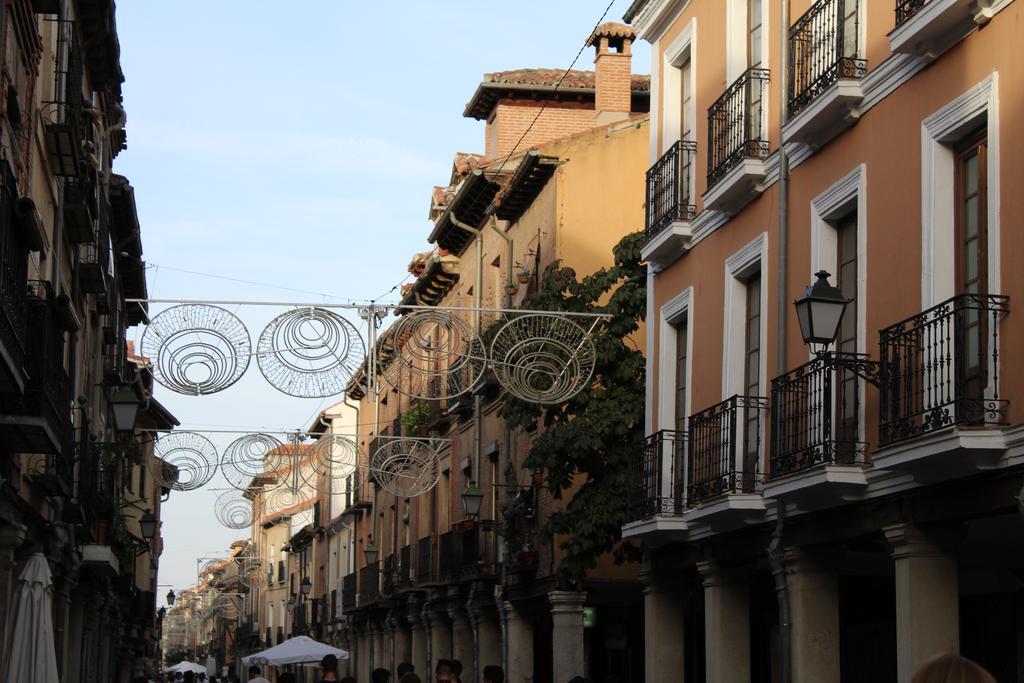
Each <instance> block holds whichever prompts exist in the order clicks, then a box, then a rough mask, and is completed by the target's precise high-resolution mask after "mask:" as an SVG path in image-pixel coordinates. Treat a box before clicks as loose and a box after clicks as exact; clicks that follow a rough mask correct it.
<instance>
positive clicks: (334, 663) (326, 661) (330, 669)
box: [320, 655, 338, 674]
mask: <svg viewBox="0 0 1024 683" xmlns="http://www.w3.org/2000/svg"><path fill="white" fill-rule="evenodd" d="M320 668H321V669H323V670H324V673H331V674H332V673H334V672H336V671H337V670H338V658H337V657H335V656H334V655H324V658H323V659H321V660H320Z"/></svg>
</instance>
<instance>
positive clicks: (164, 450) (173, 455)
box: [154, 432, 217, 491]
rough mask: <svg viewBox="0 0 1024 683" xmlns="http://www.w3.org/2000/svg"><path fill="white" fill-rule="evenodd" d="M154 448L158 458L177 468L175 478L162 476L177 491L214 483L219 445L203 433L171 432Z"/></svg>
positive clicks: (161, 480) (162, 437)
mask: <svg viewBox="0 0 1024 683" xmlns="http://www.w3.org/2000/svg"><path fill="white" fill-rule="evenodd" d="M154 450H155V452H156V455H157V457H158V458H160V459H162V460H164V461H165V462H167V463H168V464H169V465H173V466H174V468H175V469H176V470H177V476H176V477H175V478H174V479H173V480H168V479H167V478H166V477H163V476H161V477H160V483H161V484H162V485H163V486H166V487H167V488H171V489H174V490H175V491H194V490H196V489H198V488H199V487H201V486H204V485H206V484H208V483H210V480H211V479H213V475H214V474H216V473H217V449H216V448H214V445H213V444H212V443H210V440H209V439H207V438H206V437H205V436H202V435H201V434H196V433H195V432H171V433H170V434H168V435H166V436H161V437H160V438H159V439H157V440H156V445H155V446H154ZM161 472H162V468H161Z"/></svg>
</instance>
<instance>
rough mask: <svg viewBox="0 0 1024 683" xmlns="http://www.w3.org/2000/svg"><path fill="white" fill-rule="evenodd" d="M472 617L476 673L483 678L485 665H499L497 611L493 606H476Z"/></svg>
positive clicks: (499, 638) (499, 646)
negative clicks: (474, 633) (474, 632)
mask: <svg viewBox="0 0 1024 683" xmlns="http://www.w3.org/2000/svg"><path fill="white" fill-rule="evenodd" d="M472 617H473V629H474V630H475V631H476V643H477V666H476V668H477V672H476V675H477V676H478V677H479V678H480V679H481V680H483V670H484V667H485V666H487V665H489V664H494V665H497V666H501V627H500V626H499V625H498V615H497V611H496V610H495V609H494V608H493V607H491V608H486V607H482V606H477V607H475V608H474V609H473V614H472Z"/></svg>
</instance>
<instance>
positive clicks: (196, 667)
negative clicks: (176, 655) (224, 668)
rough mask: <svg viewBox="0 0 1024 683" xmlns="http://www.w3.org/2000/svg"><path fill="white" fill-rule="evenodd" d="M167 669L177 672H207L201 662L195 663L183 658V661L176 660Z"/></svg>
mask: <svg viewBox="0 0 1024 683" xmlns="http://www.w3.org/2000/svg"><path fill="white" fill-rule="evenodd" d="M167 671H170V672H171V673H177V672H179V671H180V672H182V673H185V672H186V671H191V672H192V673H197V674H205V673H209V672H208V671H207V670H206V667H205V666H203V665H202V664H196V663H194V662H190V661H188V660H185V661H183V662H178V663H177V664H175V665H174V666H172V667H170V668H168V669H167Z"/></svg>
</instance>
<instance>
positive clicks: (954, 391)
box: [878, 294, 1010, 446]
mask: <svg viewBox="0 0 1024 683" xmlns="http://www.w3.org/2000/svg"><path fill="white" fill-rule="evenodd" d="M1009 311H1010V298H1009V297H1008V296H1002V295H994V294H988V295H980V294H960V295H958V296H955V297H953V298H952V299H949V300H948V301H944V302H942V303H941V304H939V305H937V306H933V307H932V308H929V309H928V310H926V311H923V312H922V313H918V314H917V315H915V316H913V317H910V318H907V319H906V320H903V321H900V322H898V323H896V324H895V325H890V326H889V327H886V328H885V329H883V330H881V331H880V332H879V347H880V353H881V356H882V357H881V372H880V375H881V386H880V389H881V396H880V401H879V406H880V410H881V418H880V420H879V439H878V440H879V444H880V445H881V446H886V445H889V444H893V443H897V442H899V441H904V440H906V439H912V438H914V437H917V436H920V435H922V434H927V433H930V432H934V431H938V430H940V429H944V428H946V427H951V426H953V425H962V426H972V427H982V426H987V425H1002V424H1005V423H1006V410H1007V405H1008V403H1009V401H1007V400H1006V399H1001V398H1000V397H999V343H998V342H999V332H998V325H999V319H1000V318H1001V317H1002V316H1004V315H1005V314H1007V313H1008V312H1009Z"/></svg>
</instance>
